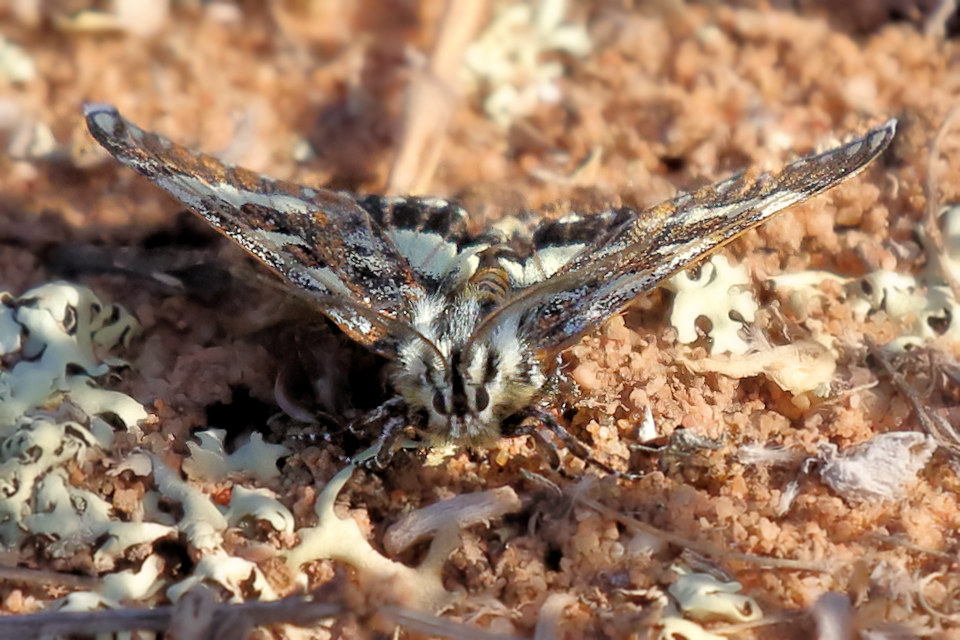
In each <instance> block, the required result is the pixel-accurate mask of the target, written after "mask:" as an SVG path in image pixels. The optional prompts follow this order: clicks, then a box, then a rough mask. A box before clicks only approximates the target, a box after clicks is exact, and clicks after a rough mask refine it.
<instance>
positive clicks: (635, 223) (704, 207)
mask: <svg viewBox="0 0 960 640" xmlns="http://www.w3.org/2000/svg"><path fill="white" fill-rule="evenodd" d="M895 133H896V121H895V120H890V121H889V122H887V123H886V124H884V125H882V126H880V127H878V128H876V129H873V130H871V131H870V132H868V133H867V135H865V136H864V137H863V138H859V139H857V140H855V141H853V142H850V143H847V144H845V145H843V146H841V147H838V148H836V149H833V150H831V151H827V152H826V153H822V154H819V155H814V156H809V157H806V158H802V159H800V160H798V161H796V162H794V163H792V164H789V165H787V166H786V167H784V168H783V169H781V170H780V171H779V172H777V173H775V174H767V173H764V174H761V175H759V176H754V177H751V176H750V174H748V173H744V174H740V175H738V176H734V177H732V178H729V179H727V180H724V181H723V182H719V183H717V184H715V185H712V186H708V187H705V188H703V189H700V190H698V191H696V192H694V193H690V194H682V195H680V196H678V197H676V198H675V199H673V200H671V201H668V202H664V203H662V204H660V205H657V206H655V207H653V208H651V209H648V210H647V211H644V212H642V213H638V214H635V215H632V216H627V218H626V219H625V220H624V222H623V223H622V224H621V225H620V226H619V227H618V228H615V229H613V230H612V231H608V232H606V233H603V234H601V236H600V238H599V240H598V241H596V242H594V243H593V244H591V245H590V246H588V247H587V248H585V249H583V250H581V251H579V252H578V253H577V254H576V255H575V256H573V257H571V258H570V259H569V260H567V261H566V262H565V263H564V264H563V266H562V267H561V268H560V269H559V270H558V271H557V273H556V275H553V276H552V277H549V278H547V279H546V280H543V281H542V282H539V283H537V284H534V285H532V286H531V287H529V288H527V289H525V290H523V291H521V292H519V293H518V294H517V295H516V296H515V297H513V298H512V299H511V300H509V301H508V302H507V303H506V304H505V305H504V306H502V307H501V308H499V309H497V310H496V311H495V312H493V313H492V314H490V315H489V316H488V317H487V318H485V319H484V322H483V324H482V325H481V326H480V327H479V328H478V329H477V331H476V334H475V337H474V340H478V339H481V338H482V337H483V336H485V335H488V334H489V333H491V332H493V331H494V330H495V328H496V327H497V326H500V325H501V323H503V322H504V321H506V320H508V319H510V318H512V317H517V318H518V322H519V324H520V327H521V330H522V332H523V334H524V335H525V337H526V339H528V340H530V342H531V343H532V346H534V347H535V348H537V349H538V350H540V351H541V352H545V353H549V352H552V351H555V350H557V349H560V348H563V347H564V346H566V345H568V344H570V343H571V342H572V341H573V340H575V339H576V338H578V337H579V336H580V335H582V334H583V333H584V332H585V331H587V330H589V329H591V328H593V327H595V326H597V325H598V324H600V323H601V322H603V320H605V319H606V318H608V317H609V316H610V315H612V314H614V313H617V312H618V311H620V310H621V309H623V308H624V307H625V306H626V305H627V304H628V303H629V302H630V301H631V300H632V299H633V298H635V297H636V296H637V295H639V294H640V293H643V292H644V291H649V290H651V289H652V288H653V287H655V286H656V285H657V284H658V283H659V282H661V281H662V280H663V279H665V278H667V277H669V276H671V275H673V274H674V273H676V272H677V271H679V270H681V269H683V268H684V267H687V266H689V265H690V264H692V263H693V262H695V261H697V260H699V259H700V258H702V257H704V256H705V255H707V254H709V253H710V252H712V251H714V250H716V249H718V248H720V247H722V246H723V245H725V244H727V243H729V242H730V241H731V240H733V239H734V238H736V237H737V236H739V235H741V234H742V233H744V232H746V231H748V230H749V229H752V228H754V227H756V226H757V225H760V224H762V223H763V222H765V221H766V220H768V219H769V218H770V217H772V216H773V215H775V214H776V213H778V212H780V211H782V210H784V209H786V208H787V207H791V206H793V205H795V204H798V203H800V202H803V201H804V200H806V199H808V198H810V197H812V196H814V195H816V194H818V193H821V192H823V191H825V190H827V189H829V188H831V187H833V186H835V185H837V184H840V183H841V182H843V181H845V180H847V179H848V178H850V177H852V176H854V175H856V174H857V173H858V172H859V171H861V170H862V169H863V168H864V167H865V166H866V165H867V164H869V163H870V161H872V160H873V159H874V158H876V157H877V156H878V155H879V154H880V153H881V152H882V151H883V150H884V149H885V148H886V147H887V145H888V144H890V141H891V140H892V139H893V136H894V134H895Z"/></svg>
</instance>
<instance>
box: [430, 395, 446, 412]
mask: <svg viewBox="0 0 960 640" xmlns="http://www.w3.org/2000/svg"><path fill="white" fill-rule="evenodd" d="M433 409H434V411H436V412H437V413H439V414H440V415H446V414H447V403H446V401H444V399H443V392H442V391H434V393H433Z"/></svg>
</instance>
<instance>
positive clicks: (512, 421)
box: [500, 413, 566, 475]
mask: <svg viewBox="0 0 960 640" xmlns="http://www.w3.org/2000/svg"><path fill="white" fill-rule="evenodd" d="M526 417H527V416H526V415H525V414H523V413H519V414H514V416H511V417H510V418H507V420H505V421H504V422H503V424H502V425H500V429H501V433H502V434H503V435H504V436H506V437H508V438H513V437H516V436H530V437H531V438H533V440H534V442H535V443H536V445H537V450H538V451H542V452H543V453H545V454H546V455H547V462H548V464H549V465H550V469H551V470H552V471H555V472H557V473H561V474H564V475H566V473H565V472H564V470H563V468H562V466H561V464H560V452H559V451H558V450H557V445H556V443H555V442H553V441H552V440H551V439H549V438H548V437H547V436H546V434H545V433H544V430H543V428H542V427H541V425H539V424H535V423H534V424H531V423H529V422H526V423H525V422H524V419H525V418H526Z"/></svg>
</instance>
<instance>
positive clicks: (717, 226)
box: [84, 104, 896, 470]
mask: <svg viewBox="0 0 960 640" xmlns="http://www.w3.org/2000/svg"><path fill="white" fill-rule="evenodd" d="M84 115H85V117H86V119H87V125H88V127H89V129H90V132H91V134H93V137H94V138H96V140H97V141H98V142H99V143H100V144H101V145H103V147H104V148H106V149H107V151H109V152H110V153H111V154H112V155H113V156H114V157H115V158H117V159H118V160H119V161H120V162H122V163H123V164H125V165H127V166H129V167H132V168H133V169H136V170H137V171H138V172H140V173H141V174H143V175H144V176H146V177H147V178H148V179H149V180H151V181H152V182H153V183H154V184H156V185H158V186H159V187H161V188H163V189H164V190H166V191H168V192H169V193H170V194H172V195H173V196H174V197H175V198H177V199H178V200H180V201H181V202H182V203H183V204H185V205H186V206H187V207H189V208H190V209H192V210H193V211H195V212H196V213H198V214H200V215H201V216H202V217H203V218H204V219H206V221H207V222H209V223H210V224H211V225H213V226H214V227H215V228H216V229H218V230H219V231H220V232H222V233H223V234H225V235H226V236H228V237H229V238H231V239H232V240H233V241H234V242H236V243H237V244H239V245H240V246H241V247H243V248H244V249H246V250H247V251H248V252H250V253H251V254H252V255H254V256H255V257H256V258H257V259H259V260H260V261H261V262H263V263H264V264H266V265H267V266H268V267H270V268H271V269H272V270H273V271H275V272H277V273H278V274H279V275H280V276H282V277H283V278H285V279H286V280H287V281H289V283H290V284H291V285H293V286H294V287H295V288H296V289H297V290H299V292H300V293H302V294H304V295H306V296H308V297H309V298H310V299H311V300H312V302H313V304H314V305H315V307H316V308H317V310H318V311H319V312H321V313H323V314H324V315H326V317H327V318H328V319H329V320H330V321H332V322H333V323H334V324H335V325H337V327H339V328H340V329H341V330H342V331H343V332H344V333H345V334H346V335H347V336H349V337H350V338H352V339H353V340H355V341H356V342H358V343H360V344H362V345H364V346H365V347H367V348H368V349H370V350H372V351H373V352H375V353H377V354H379V355H381V356H384V357H386V358H387V359H389V360H390V361H391V364H390V367H391V370H390V381H391V384H392V387H393V391H394V392H395V397H394V398H393V399H391V400H388V401H387V403H385V404H384V405H383V406H382V407H380V408H378V409H375V410H374V411H373V412H372V413H371V415H369V416H366V417H364V418H362V419H363V420H365V421H366V422H371V421H377V422H379V423H380V424H381V427H380V428H381V434H382V435H381V438H380V444H381V449H380V453H379V454H378V460H379V461H381V462H385V461H386V460H387V459H388V458H389V456H390V453H391V451H392V445H394V444H396V441H397V439H398V438H399V437H400V434H401V433H402V432H403V430H405V429H406V428H408V427H413V429H414V430H415V431H416V432H417V433H418V434H420V435H421V436H423V437H424V438H425V439H426V440H427V441H428V443H430V444H439V443H453V444H456V445H462V446H469V447H473V446H478V447H483V446H489V445H490V444H491V442H493V441H495V440H496V439H497V438H499V437H500V436H502V435H516V434H518V433H520V432H524V431H525V430H526V429H527V428H528V427H526V426H524V421H525V420H526V419H527V418H531V417H533V418H536V420H537V421H539V423H541V424H542V425H543V426H544V427H546V428H548V429H550V430H552V431H553V432H554V433H556V434H557V435H558V436H559V437H560V438H561V439H562V440H563V441H564V442H566V443H567V445H568V446H569V447H570V449H571V452H572V453H574V454H575V455H578V456H580V457H583V458H585V459H587V460H589V461H590V462H593V463H595V464H598V465H599V466H600V467H602V468H604V469H607V470H610V468H609V467H608V466H607V465H605V464H603V463H600V462H599V461H597V460H596V459H594V458H593V457H592V456H591V455H590V454H589V453H588V452H587V451H586V447H585V446H584V445H583V444H582V443H580V442H579V440H576V439H575V438H573V437H572V436H571V435H570V434H568V433H567V432H566V431H565V430H564V428H563V427H562V425H561V424H560V423H559V421H558V420H557V418H556V417H555V416H554V414H553V413H552V412H550V411H547V410H546V409H545V408H544V402H546V401H549V397H548V396H549V393H548V386H549V382H550V376H551V375H553V370H554V364H555V362H556V357H557V354H558V353H559V352H560V351H561V350H562V349H564V348H565V347H567V346H569V345H570V344H572V343H573V342H575V341H576V340H577V339H578V338H580V337H581V336H582V335H583V334H584V333H586V332H587V331H590V330H591V329H593V328H595V327H597V326H598V325H599V324H600V323H602V322H603V321H604V320H605V319H606V318H608V317H609V316H611V315H613V314H616V313H619V312H620V311H621V310H623V309H624V307H626V306H627V305H628V304H629V303H630V301H631V300H633V299H634V298H635V297H636V296H638V295H640V294H642V293H643V292H645V291H650V290H651V289H653V288H654V287H655V286H656V285H657V284H658V283H660V282H661V281H662V280H664V279H665V278H667V277H669V276H671V275H673V274H674V273H676V272H677V271H679V270H681V269H683V268H685V267H687V266H690V265H691V264H693V263H695V262H696V261H697V260H699V259H700V258H702V257H704V256H705V255H707V254H709V253H711V252H713V251H714V250H716V249H717V248H719V247H722V246H723V245H725V244H727V243H729V242H730V241H731V240H733V239H734V238H736V237H737V236H739V235H741V234H742V233H744V232H745V231H747V230H749V229H752V228H754V227H756V226H757V225H760V224H762V223H763V222H765V221H766V220H768V219H769V218H770V217H772V216H773V215H775V214H776V213H778V212H780V211H782V210H783V209H786V208H787V207H791V206H793V205H795V204H798V203H800V202H803V201H804V200H806V199H808V198H810V197H812V196H815V195H817V194H819V193H821V192H823V191H825V190H827V189H830V188H831V187H834V186H836V185H838V184H840V183H841V182H843V181H845V180H847V179H848V178H850V177H852V176H854V175H856V174H857V173H858V172H859V171H860V170H862V169H863V168H864V167H865V166H866V165H867V164H869V163H870V161H872V160H873V159H874V158H876V157H877V156H878V155H879V154H880V153H881V152H882V151H883V150H884V149H885V148H886V147H887V145H888V144H889V143H890V141H891V140H892V139H893V136H894V134H895V131H896V121H895V120H890V121H888V122H887V123H886V124H884V125H882V126H880V127H877V128H875V129H872V130H870V131H869V132H867V134H866V135H864V136H863V137H861V138H858V139H856V140H854V141H852V142H849V143H847V144H844V145H842V146H840V147H837V148H835V149H833V150H831V151H827V152H825V153H821V154H819V155H811V156H808V157H805V158H802V159H800V160H798V161H796V162H793V163H791V164H789V165H787V166H786V167H784V168H783V169H781V170H780V171H778V172H776V173H773V174H770V173H764V174H760V175H757V174H753V175H752V176H750V177H748V176H747V174H740V175H737V176H734V177H732V178H729V179H727V180H724V181H722V182H719V183H717V184H714V185H711V186H707V187H703V188H701V189H699V190H697V191H695V192H693V193H683V194H680V195H678V196H677V197H675V198H674V199H672V200H669V201H667V202H664V203H661V204H659V205H657V206H654V207H652V208H649V209H647V210H645V211H640V212H638V211H634V210H631V209H617V210H610V211H606V212H603V213H599V214H595V215H590V216H582V215H579V214H575V213H573V214H569V215H566V216H564V217H561V218H559V219H556V220H547V221H544V222H543V223H541V224H540V226H539V227H538V228H536V229H535V231H534V232H533V234H532V237H530V238H521V237H508V236H507V235H506V234H505V233H502V232H500V231H498V230H496V229H492V230H489V231H486V232H484V233H482V234H479V235H471V234H469V233H468V232H467V213H466V211H464V210H463V209H462V208H461V207H459V206H458V205H456V204H454V203H451V202H448V201H446V200H442V199H439V198H422V197H398V198H389V197H381V196H354V195H351V194H346V193H340V192H335V191H330V190H327V189H321V188H311V187H305V186H300V185H296V184H292V183H289V182H284V181H281V180H274V179H272V178H268V177H265V176H262V175H260V174H257V173H254V172H252V171H249V170H246V169H243V168H240V167H230V166H226V165H224V164H223V163H222V162H220V161H219V160H217V159H215V158H213V157H212V156H209V155H204V154H200V153H195V152H193V151H189V150H187V149H185V148H184V147H181V146H179V145H176V144H174V143H172V142H170V141H169V140H167V139H166V138H163V137H161V136H159V135H157V134H154V133H150V132H147V131H144V130H142V129H140V128H138V127H137V126H136V125H134V124H132V123H131V122H129V121H127V120H125V119H123V118H122V117H121V116H120V114H119V113H118V112H117V110H116V109H115V108H114V107H112V106H109V105H99V104H90V105H86V107H85V109H84ZM527 424H529V421H528V422H527ZM531 433H534V435H536V429H534V430H533V431H531Z"/></svg>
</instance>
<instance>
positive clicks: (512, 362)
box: [396, 326, 545, 446]
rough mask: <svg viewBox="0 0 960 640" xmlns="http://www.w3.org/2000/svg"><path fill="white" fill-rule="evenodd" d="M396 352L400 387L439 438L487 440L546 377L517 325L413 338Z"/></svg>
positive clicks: (470, 441) (460, 441)
mask: <svg viewBox="0 0 960 640" xmlns="http://www.w3.org/2000/svg"><path fill="white" fill-rule="evenodd" d="M400 355H401V370H400V372H399V373H398V376H397V378H396V379H397V386H398V390H399V391H400V393H401V394H402V395H403V396H404V399H405V400H406V401H407V404H409V405H410V406H411V407H412V408H413V409H414V410H421V411H423V412H425V413H426V416H427V423H428V424H427V431H428V435H429V436H430V437H433V438H435V439H436V440H438V441H446V442H454V443H458V444H466V445H476V446H481V445H489V444H490V443H491V441H493V440H496V439H497V438H498V437H499V436H500V424H501V423H502V422H503V420H504V419H505V418H507V417H508V416H510V415H512V414H514V413H516V412H517V411H519V410H520V409H522V408H524V407H525V406H527V405H528V404H529V403H530V402H532V401H533V400H534V399H535V397H536V395H537V394H538V393H539V391H540V389H541V387H542V386H543V383H544V380H545V376H544V374H543V372H542V370H541V368H540V364H539V361H538V360H537V359H536V358H534V357H533V354H532V352H531V351H530V350H529V348H527V346H526V345H525V344H524V342H523V340H521V339H520V337H519V336H518V335H517V331H516V327H515V326H504V327H500V328H499V329H498V330H497V331H494V332H493V333H492V334H490V336H489V337H487V339H484V340H478V341H469V340H468V341H466V342H465V343H464V344H442V345H440V346H435V347H433V348H427V347H423V346H418V345H415V344H411V345H408V347H407V348H404V349H401V354H400Z"/></svg>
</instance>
